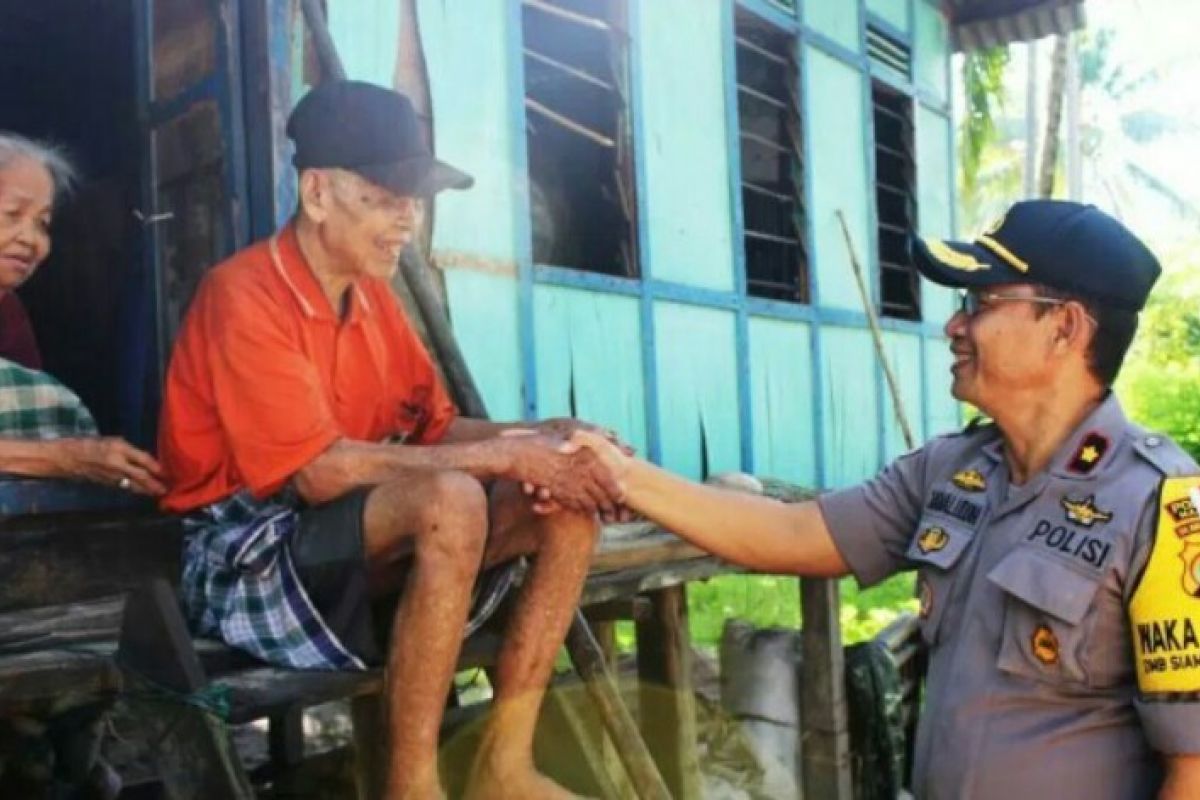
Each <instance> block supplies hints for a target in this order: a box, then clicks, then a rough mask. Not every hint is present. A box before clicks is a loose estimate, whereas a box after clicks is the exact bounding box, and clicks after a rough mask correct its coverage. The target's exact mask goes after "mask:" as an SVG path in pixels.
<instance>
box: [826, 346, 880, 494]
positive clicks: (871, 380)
mask: <svg viewBox="0 0 1200 800" xmlns="http://www.w3.org/2000/svg"><path fill="white" fill-rule="evenodd" d="M821 340H822V346H823V353H822V362H821V364H820V369H821V377H822V381H823V384H824V387H825V398H824V399H825V430H824V431H822V436H821V445H822V447H823V448H824V455H825V483H826V484H827V487H828V488H838V487H843V486H849V485H851V484H853V483H857V482H858V481H861V480H864V479H866V478H868V477H870V476H871V475H873V474H875V472H877V471H878V469H879V466H880V464H879V424H878V420H879V413H880V409H879V403H878V400H879V395H878V392H877V384H876V377H875V371H876V366H875V363H876V359H875V351H874V349H873V348H874V345H873V344H872V342H871V334H870V333H869V332H868V331H866V330H864V329H857V330H856V329H852V328H835V327H828V328H824V329H822V332H821Z"/></svg>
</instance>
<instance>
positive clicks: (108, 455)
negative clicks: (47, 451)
mask: <svg viewBox="0 0 1200 800" xmlns="http://www.w3.org/2000/svg"><path fill="white" fill-rule="evenodd" d="M46 446H47V447H53V448H54V451H55V456H56V457H55V463H57V465H58V467H59V469H60V471H61V477H65V478H74V479H77V480H85V481H92V482H94V483H102V484H105V485H108V486H115V487H117V488H118V489H125V490H127V491H130V492H137V493H138V494H146V495H150V496H152V497H157V496H159V495H161V494H163V493H164V492H166V491H167V487H166V485H165V484H164V483H163V468H162V466H161V465H160V464H159V463H158V462H157V461H156V460H155V459H154V457H153V456H151V455H150V454H149V453H146V452H143V451H141V450H139V449H137V448H136V447H134V446H133V445H131V444H130V443H129V442H127V441H125V440H124V439H121V438H119V437H116V436H104V437H95V438H81V439H56V440H53V441H49V442H46Z"/></svg>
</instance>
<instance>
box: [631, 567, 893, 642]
mask: <svg viewBox="0 0 1200 800" xmlns="http://www.w3.org/2000/svg"><path fill="white" fill-rule="evenodd" d="M913 586H914V578H913V575H912V574H911V573H905V574H901V575H897V576H895V577H893V578H890V579H888V580H886V581H884V582H883V583H881V584H879V585H878V586H874V587H872V588H870V589H866V590H861V589H859V588H858V584H857V583H856V582H855V581H854V580H853V579H849V578H848V579H845V580H843V581H842V582H841V586H840V590H841V599H842V614H841V619H842V641H843V642H844V643H845V644H853V643H854V642H861V641H863V640H864V639H869V638H871V637H872V636H874V635H875V634H877V633H879V631H881V630H882V629H883V628H884V627H885V626H886V625H887V624H888V623H889V622H891V621H892V620H894V619H895V618H896V617H897V616H898V615H899V614H901V613H904V612H906V611H907V612H911V613H914V614H915V613H916V611H917V601H916V598H914V597H913ZM688 617H689V623H690V625H691V630H692V641H693V642H695V643H696V644H698V645H700V646H701V647H706V648H711V647H715V646H717V645H718V644H719V643H720V641H721V631H722V629H723V628H724V626H725V620H727V619H743V620H746V621H748V622H751V623H753V624H754V625H755V626H757V627H760V628H766V627H786V628H799V627H800V586H799V582H798V581H797V579H796V578H783V577H777V576H772V575H726V576H722V577H719V578H713V579H712V580H710V581H706V582H703V583H699V582H698V583H690V584H688ZM617 644H618V647H619V648H620V649H621V650H622V651H626V652H628V651H630V650H632V649H633V623H620V624H618V626H617Z"/></svg>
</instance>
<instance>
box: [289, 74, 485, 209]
mask: <svg viewBox="0 0 1200 800" xmlns="http://www.w3.org/2000/svg"><path fill="white" fill-rule="evenodd" d="M287 135H288V136H289V137H290V138H291V139H292V140H293V141H295V143H296V155H295V156H294V157H293V159H292V163H293V164H295V166H296V169H298V170H304V169H310V168H336V169H345V170H350V171H351V172H356V173H358V174H359V175H361V176H362V177H364V178H366V179H367V180H369V181H370V182H371V183H374V184H378V185H379V186H382V187H383V188H385V189H387V190H388V191H391V192H394V193H396V194H399V195H407V196H411V197H427V196H430V195H433V194H435V193H437V192H440V191H442V190H443V189H466V188H468V187H470V186H471V184H473V183H474V182H475V179H474V178H472V177H471V176H470V175H468V174H467V173H465V172H463V171H462V170H460V169H457V168H455V167H452V166H450V165H449V164H447V163H445V162H444V161H439V160H438V159H436V158H434V155H433V152H432V151H431V150H430V149H429V146H428V145H427V144H426V143H425V137H424V136H423V135H422V132H421V126H420V123H419V122H418V120H417V114H416V112H415V111H414V110H413V107H412V103H411V102H409V99H408V98H407V97H405V96H404V95H402V94H400V93H399V92H394V91H392V90H391V89H385V88H383V87H382V86H376V85H374V84H371V83H365V82H363V81H329V82H327V83H322V84H320V85H319V86H316V87H314V88H313V89H312V90H311V91H309V93H308V94H306V95H305V96H304V97H303V98H302V99H301V100H300V102H299V103H297V104H296V107H295V108H294V109H293V110H292V114H291V116H290V117H288V121H287Z"/></svg>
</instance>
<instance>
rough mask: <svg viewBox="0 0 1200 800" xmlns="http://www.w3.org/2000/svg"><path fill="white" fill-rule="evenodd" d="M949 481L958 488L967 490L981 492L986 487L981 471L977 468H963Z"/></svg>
mask: <svg viewBox="0 0 1200 800" xmlns="http://www.w3.org/2000/svg"><path fill="white" fill-rule="evenodd" d="M950 481H951V482H952V483H953V484H954V485H955V486H957V487H958V488H960V489H964V490H966V491H968V492H982V491H983V490H984V489H986V488H987V481H986V480H984V477H983V473H981V472H980V471H979V470H977V469H964V470H963V471H962V472H956V473H954V477H953V478H951V479H950Z"/></svg>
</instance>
